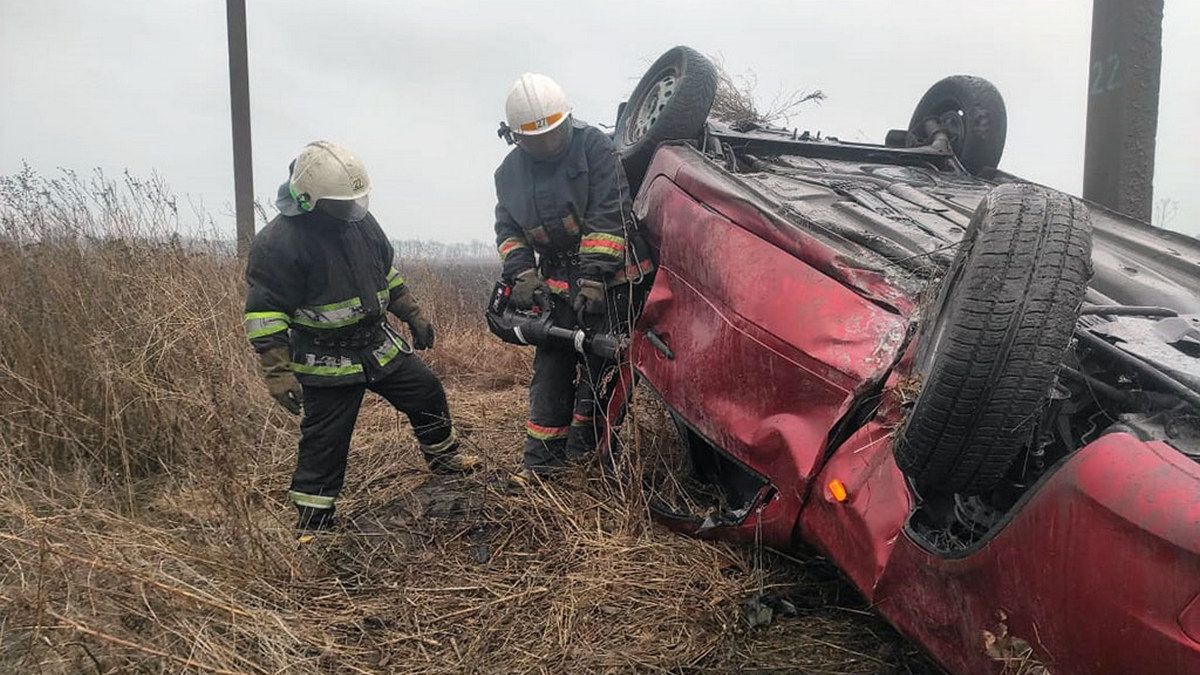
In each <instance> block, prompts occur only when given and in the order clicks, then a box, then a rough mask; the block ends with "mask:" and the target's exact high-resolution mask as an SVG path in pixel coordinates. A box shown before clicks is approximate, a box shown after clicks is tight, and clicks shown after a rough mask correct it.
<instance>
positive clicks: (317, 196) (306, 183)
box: [288, 141, 371, 221]
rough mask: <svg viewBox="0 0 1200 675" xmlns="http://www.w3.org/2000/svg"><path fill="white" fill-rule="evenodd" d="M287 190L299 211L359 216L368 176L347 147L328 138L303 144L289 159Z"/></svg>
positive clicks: (364, 206) (352, 218)
mask: <svg viewBox="0 0 1200 675" xmlns="http://www.w3.org/2000/svg"><path fill="white" fill-rule="evenodd" d="M288 192H289V193H290V194H291V198H292V199H293V200H295V203H296V206H298V207H299V208H300V210H301V211H312V210H314V209H316V208H318V207H319V208H320V209H321V210H322V211H324V212H326V213H328V214H329V215H331V216H334V217H336V218H339V219H341V220H347V221H356V220H362V218H363V216H365V215H366V214H367V195H368V194H370V192H371V179H370V177H368V176H367V169H366V167H364V166H363V164H362V162H360V161H359V160H358V158H357V157H355V156H354V155H353V154H351V153H350V151H349V150H347V149H346V148H343V147H342V146H340V145H338V144H336V143H331V142H329V141H313V142H312V143H309V144H308V145H306V146H304V149H303V150H301V151H300V154H299V155H297V156H296V161H294V162H292V175H291V178H290V179H289V180H288Z"/></svg>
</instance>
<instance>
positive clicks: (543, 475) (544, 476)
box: [508, 466, 565, 488]
mask: <svg viewBox="0 0 1200 675" xmlns="http://www.w3.org/2000/svg"><path fill="white" fill-rule="evenodd" d="M564 469H565V467H562V466H542V467H538V468H536V469H531V468H529V467H527V466H525V467H521V468H520V469H518V470H516V471H512V472H510V473H509V474H508V484H509V485H510V486H512V487H518V488H526V487H529V486H530V485H533V484H534V483H538V482H543V483H548V482H550V481H553V480H555V479H557V478H560V477H561V476H562V475H563V474H564V473H565V470H564Z"/></svg>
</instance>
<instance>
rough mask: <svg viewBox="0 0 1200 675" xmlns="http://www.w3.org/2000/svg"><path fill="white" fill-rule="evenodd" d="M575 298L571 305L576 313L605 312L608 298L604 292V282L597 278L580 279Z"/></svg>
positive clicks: (580, 314) (577, 283)
mask: <svg viewBox="0 0 1200 675" xmlns="http://www.w3.org/2000/svg"><path fill="white" fill-rule="evenodd" d="M576 285H577V286H578V288H576V290H575V299H574V300H573V301H572V302H571V307H572V308H574V309H575V314H577V315H579V316H582V315H584V314H603V313H604V305H605V303H606V301H607V298H606V297H605V294H604V282H601V281H596V280H595V279H580V280H579V281H577V282H576Z"/></svg>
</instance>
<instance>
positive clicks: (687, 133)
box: [613, 47, 717, 192]
mask: <svg viewBox="0 0 1200 675" xmlns="http://www.w3.org/2000/svg"><path fill="white" fill-rule="evenodd" d="M716 94H717V69H716V68H715V67H714V66H713V64H712V62H711V61H709V60H708V58H707V57H705V56H704V55H703V54H701V53H700V52H698V51H696V50H694V49H692V48H690V47H675V48H673V49H671V50H669V51H668V52H667V53H665V54H663V55H662V56H660V57H658V60H657V61H655V62H654V65H652V66H650V69H649V70H647V71H646V74H645V75H643V76H642V79H641V81H640V82H638V84H637V87H635V88H634V90H633V94H631V95H630V96H629V102H628V103H627V104H626V105H625V106H624V107H623V108H622V110H621V114H620V116H619V117H618V118H617V128H616V131H615V132H614V134H613V142H614V143H615V144H616V146H617V151H618V152H619V153H620V155H621V160H622V163H623V164H624V165H625V173H626V175H627V176H628V178H629V187H630V189H631V190H633V191H634V192H637V189H638V187H640V186H641V183H642V178H643V176H644V175H645V173H646V168H647V167H648V166H649V165H650V158H651V157H652V156H653V155H654V151H655V149H657V148H658V144H659V143H662V142H663V141H681V140H688V139H697V138H699V137H700V132H701V131H702V130H703V129H704V122H705V121H706V120H707V119H708V111H709V110H710V109H711V108H712V103H713V98H714V97H715V96H716Z"/></svg>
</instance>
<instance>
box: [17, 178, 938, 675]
mask: <svg viewBox="0 0 1200 675" xmlns="http://www.w3.org/2000/svg"><path fill="white" fill-rule="evenodd" d="M179 221H180V216H179V214H178V208H177V205H176V203H175V201H174V198H173V197H170V196H169V193H168V192H167V191H166V190H165V189H164V188H163V187H162V186H161V185H159V184H157V183H154V182H150V183H145V182H139V181H136V180H133V179H131V178H130V179H127V180H125V181H124V182H118V183H113V182H110V181H107V180H105V179H103V177H99V176H97V177H93V178H88V179H81V178H79V177H75V176H72V175H65V176H63V177H60V178H58V179H53V180H48V179H46V178H43V177H40V176H37V175H36V174H33V173H32V172H24V173H22V174H20V175H18V176H14V177H8V178H3V179H0V284H2V285H3V287H4V288H5V293H4V294H0V320H2V321H3V322H4V323H3V325H4V328H3V329H2V330H0V603H2V606H0V667H2V668H3V669H4V670H6V671H12V672H24V671H29V670H37V671H39V672H47V673H56V672H63V673H66V672H72V673H73V672H82V671H87V672H125V671H131V670H134V671H139V672H141V671H145V672H149V671H194V672H213V673H223V672H249V673H268V672H271V673H274V672H496V671H501V672H552V671H567V672H588V671H629V670H637V671H642V670H645V671H668V672H700V671H712V672H728V671H733V670H743V671H756V670H757V671H766V670H774V671H780V672H783V671H790V672H893V671H899V672H904V671H913V670H915V671H922V670H924V669H926V668H927V666H926V665H925V664H924V662H923V661H921V660H920V659H919V658H916V657H914V656H913V650H912V648H911V647H910V646H908V645H907V644H906V643H905V642H903V641H902V640H901V639H900V638H899V637H897V636H896V635H895V634H894V633H893V632H892V631H891V630H890V629H888V628H887V627H886V625H885V624H884V623H883V622H882V621H880V620H878V619H877V618H875V617H874V616H873V615H871V614H870V613H869V612H868V611H866V609H865V608H864V607H863V606H862V604H861V601H859V600H857V599H856V598H855V596H854V595H853V594H852V593H851V592H850V591H849V590H848V588H847V586H846V585H845V584H844V583H842V582H841V581H840V580H838V578H837V576H836V574H834V573H833V572H832V570H831V569H830V568H829V567H828V566H827V565H825V564H824V563H822V562H821V561H820V560H819V559H817V558H816V557H814V556H810V555H804V556H798V557H793V558H791V559H787V560H785V559H783V558H778V557H776V558H771V557H770V556H768V563H765V564H755V562H754V561H755V560H756V557H755V555H754V552H753V551H751V550H749V549H746V548H742V547H734V546H729V545H723V544H714V543H709V542H701V541H696V540H691V539H686V538H682V537H679V536H675V535H672V534H670V533H668V532H666V531H664V530H662V529H661V528H659V527H657V526H655V525H654V524H653V523H652V522H651V521H650V520H649V518H648V517H647V512H646V507H645V500H644V496H643V495H642V493H641V492H640V490H637V489H634V488H632V487H631V486H617V485H614V483H612V482H611V481H608V480H605V479H603V478H602V477H601V473H600V471H599V470H598V468H597V467H582V468H580V469H579V470H577V471H574V472H572V473H570V474H569V475H567V476H565V477H564V478H563V479H562V480H561V481H558V482H555V483H552V484H538V485H534V486H532V487H530V488H528V489H526V490H521V491H515V492H514V491H510V490H509V489H508V488H507V487H505V486H504V484H503V481H502V480H501V479H502V477H503V475H504V472H505V470H506V469H508V468H510V467H512V466H514V465H515V463H516V461H517V458H518V456H519V447H520V442H521V438H522V435H521V434H522V423H523V415H524V408H525V390H524V384H525V382H526V381H527V378H528V374H529V368H530V365H529V364H530V354H529V352H528V351H526V350H522V349H519V348H515V347H508V346H504V345H501V344H500V343H499V342H498V341H496V340H494V339H493V338H491V337H490V336H489V335H488V334H486V332H485V331H484V329H483V326H482V321H481V320H480V312H481V311H482V304H483V301H484V298H485V297H486V294H487V291H488V290H489V287H490V283H491V279H490V275H491V274H494V269H492V268H491V267H490V266H489V265H487V264H483V265H480V266H478V269H477V271H476V272H467V271H464V270H466V269H468V268H467V267H462V266H458V267H455V268H454V269H455V270H456V271H454V272H449V271H447V270H446V269H438V268H437V267H436V266H429V267H427V268H425V269H423V270H422V269H419V267H420V266H419V265H418V266H416V267H417V268H418V269H414V270H410V269H405V270H404V271H405V273H406V274H408V275H409V277H410V283H412V284H413V287H414V289H415V290H416V292H417V294H418V297H419V298H420V299H421V300H422V302H423V303H424V305H425V306H426V307H427V308H428V311H429V312H430V313H431V314H432V316H433V318H434V320H435V322H436V324H437V325H438V326H439V330H440V334H439V346H438V348H437V349H435V350H433V351H432V352H429V353H426V354H424V355H423V357H424V358H427V359H428V361H429V362H430V363H431V364H432V366H433V367H434V369H435V370H437V371H438V372H439V373H440V374H441V375H442V376H443V378H444V379H445V381H446V383H447V389H448V391H449V395H450V398H451V402H452V406H453V409H454V411H455V415H456V423H457V424H458V425H459V426H460V427H461V428H462V429H463V430H464V431H466V432H468V434H469V436H468V441H467V442H468V443H470V444H471V445H472V446H473V447H474V448H475V449H476V450H477V451H478V452H480V453H481V454H482V455H483V456H484V457H485V459H486V468H485V470H483V471H481V472H480V473H479V474H477V475H475V476H472V477H470V478H466V479H462V480H459V481H447V480H445V479H438V480H434V479H431V478H430V476H429V474H428V473H427V472H426V471H425V470H424V468H423V467H422V461H421V459H420V456H419V453H418V451H417V449H416V446H415V444H414V442H413V441H412V440H411V437H410V435H409V433H408V431H407V429H406V425H405V424H404V423H403V420H402V419H401V417H400V416H399V415H398V414H397V413H395V411H393V410H392V409H391V408H390V407H388V406H387V405H386V404H383V403H382V402H380V401H378V400H375V399H373V398H371V399H369V400H368V402H367V404H366V405H365V406H364V409H363V414H362V418H361V420H360V423H359V427H358V430H357V432H356V435H355V439H354V445H353V449H352V451H351V462H350V471H349V476H348V479H347V490H346V492H345V494H344V498H343V499H342V500H341V501H340V502H339V514H340V515H341V517H342V519H343V527H342V529H341V530H340V532H338V533H337V534H335V535H332V536H330V537H327V538H325V539H324V540H322V541H321V542H319V543H318V545H317V546H315V547H310V548H305V549H299V548H297V544H296V543H295V541H294V539H293V534H292V530H291V526H292V522H293V517H294V514H293V511H292V508H291V507H290V506H289V505H288V504H287V502H286V498H285V496H284V488H285V486H286V482H287V476H288V475H289V473H290V471H291V468H292V462H293V461H294V453H295V440H296V435H297V430H296V427H297V424H296V420H295V418H293V417H290V416H288V415H287V414H285V413H283V412H281V411H279V410H277V409H276V408H275V407H274V406H273V404H272V402H271V401H270V399H269V398H268V396H267V395H266V392H265V391H264V390H263V387H262V386H261V383H260V382H259V381H258V376H257V374H256V372H255V369H254V365H255V364H254V360H253V358H252V356H251V354H250V352H249V350H248V348H247V347H246V345H245V341H244V337H243V333H242V328H241V317H240V315H241V302H242V293H243V288H242V283H241V280H240V273H239V269H238V264H237V262H236V260H234V259H232V258H231V257H230V256H229V250H228V247H227V246H226V245H224V244H222V243H220V242H218V241H215V240H213V239H212V238H206V237H204V236H202V235H203V232H193V233H192V234H191V235H190V236H186V237H185V236H182V235H180V232H184V231H189V230H188V227H189V226H187V225H186V224H181V223H180V222H179ZM764 594H766V596H769V597H781V598H786V599H788V602H789V603H791V605H792V606H793V607H795V608H796V610H797V611H796V612H795V616H790V617H789V616H786V613H785V614H784V615H781V617H780V618H779V619H777V620H776V621H775V622H774V623H773V624H772V625H770V626H767V627H764V628H759V629H756V630H749V629H748V628H747V626H746V624H745V623H744V619H743V617H742V603H743V601H744V600H745V599H746V598H747V597H751V596H763V595H764Z"/></svg>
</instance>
